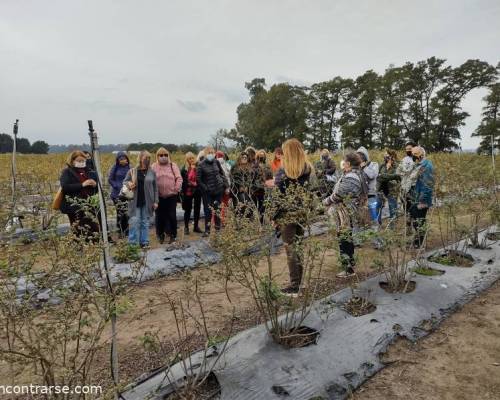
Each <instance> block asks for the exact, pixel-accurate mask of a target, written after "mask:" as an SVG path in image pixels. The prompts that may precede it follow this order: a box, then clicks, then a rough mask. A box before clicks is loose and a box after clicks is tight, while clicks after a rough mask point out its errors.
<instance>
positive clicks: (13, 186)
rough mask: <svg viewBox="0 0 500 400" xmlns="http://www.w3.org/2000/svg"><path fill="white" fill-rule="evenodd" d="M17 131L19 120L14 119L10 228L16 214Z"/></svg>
mask: <svg viewBox="0 0 500 400" xmlns="http://www.w3.org/2000/svg"><path fill="white" fill-rule="evenodd" d="M18 130H19V120H18V119H16V122H14V127H13V128H12V136H13V137H14V142H13V144H12V164H11V174H12V179H11V190H12V197H11V210H10V221H9V222H10V223H11V224H12V227H13V226H14V214H15V212H16V186H17V184H16V176H17V165H16V153H17V132H18Z"/></svg>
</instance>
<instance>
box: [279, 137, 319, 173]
mask: <svg viewBox="0 0 500 400" xmlns="http://www.w3.org/2000/svg"><path fill="white" fill-rule="evenodd" d="M282 148H283V160H282V161H283V162H282V165H283V169H284V170H285V174H286V176H288V177H289V178H291V179H297V178H298V177H299V176H301V175H302V173H303V172H304V168H305V167H306V166H308V167H309V168H311V170H312V166H311V164H310V163H309V161H308V160H307V156H306V152H305V151H304V146H303V145H302V143H300V142H299V141H298V140H297V139H288V140H287V141H286V142H285V143H283V146H282Z"/></svg>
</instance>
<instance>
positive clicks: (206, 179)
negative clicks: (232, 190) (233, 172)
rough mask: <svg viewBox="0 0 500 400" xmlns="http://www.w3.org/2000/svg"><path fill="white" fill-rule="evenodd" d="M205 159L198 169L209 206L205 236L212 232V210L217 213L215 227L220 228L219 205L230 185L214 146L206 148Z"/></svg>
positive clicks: (198, 177) (206, 215) (203, 192)
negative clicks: (216, 156)
mask: <svg viewBox="0 0 500 400" xmlns="http://www.w3.org/2000/svg"><path fill="white" fill-rule="evenodd" d="M204 153H205V159H204V160H203V161H202V162H201V163H200V164H199V165H198V168H197V169H196V182H197V183H198V186H199V187H200V188H201V192H202V194H203V197H204V201H205V204H206V205H207V208H206V209H205V232H204V233H203V235H204V236H208V235H209V234H210V228H211V220H212V212H214V213H215V229H216V230H219V229H220V225H221V221H220V215H219V207H220V205H221V202H222V195H223V194H224V193H225V192H226V193H229V185H228V183H227V180H226V176H225V175H224V171H223V170H222V167H221V165H220V164H219V162H218V161H217V160H216V159H215V150H214V148H213V147H210V146H209V147H207V148H205V151H204Z"/></svg>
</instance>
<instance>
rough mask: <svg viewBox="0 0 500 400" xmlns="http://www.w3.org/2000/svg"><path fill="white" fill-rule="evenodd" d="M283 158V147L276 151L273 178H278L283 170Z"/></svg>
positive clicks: (272, 168) (272, 166)
mask: <svg viewBox="0 0 500 400" xmlns="http://www.w3.org/2000/svg"><path fill="white" fill-rule="evenodd" d="M282 157H283V150H282V149H281V147H276V149H274V158H273V161H272V163H271V171H272V173H273V176H276V174H277V173H278V171H279V170H280V168H281V159H282Z"/></svg>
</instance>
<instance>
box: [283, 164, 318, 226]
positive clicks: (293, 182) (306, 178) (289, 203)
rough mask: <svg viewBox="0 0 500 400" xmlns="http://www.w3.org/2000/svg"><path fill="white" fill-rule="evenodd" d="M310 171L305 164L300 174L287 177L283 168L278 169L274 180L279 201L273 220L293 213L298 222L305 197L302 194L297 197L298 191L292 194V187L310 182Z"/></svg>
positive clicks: (304, 185)
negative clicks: (294, 177) (296, 176)
mask: <svg viewBox="0 0 500 400" xmlns="http://www.w3.org/2000/svg"><path fill="white" fill-rule="evenodd" d="M311 173H312V170H311V167H310V166H309V165H307V164H306V165H305V166H304V170H303V172H302V174H301V175H300V176H299V177H298V178H297V179H293V178H290V177H288V176H287V175H286V173H285V170H284V169H283V168H281V169H280V170H279V171H278V173H277V174H276V178H275V182H276V187H277V188H278V190H279V197H278V199H279V200H278V201H279V203H278V205H277V207H276V208H277V209H276V214H275V215H274V218H273V219H274V220H278V219H280V218H283V217H284V216H286V215H295V218H296V221H297V223H299V222H300V220H301V218H300V214H301V213H302V211H303V210H304V207H307V206H306V205H305V204H304V200H305V198H304V197H303V196H302V197H300V196H299V197H298V193H295V194H294V188H297V187H307V186H308V185H309V183H310V178H311ZM288 189H290V191H288ZM287 192H288V193H287Z"/></svg>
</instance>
